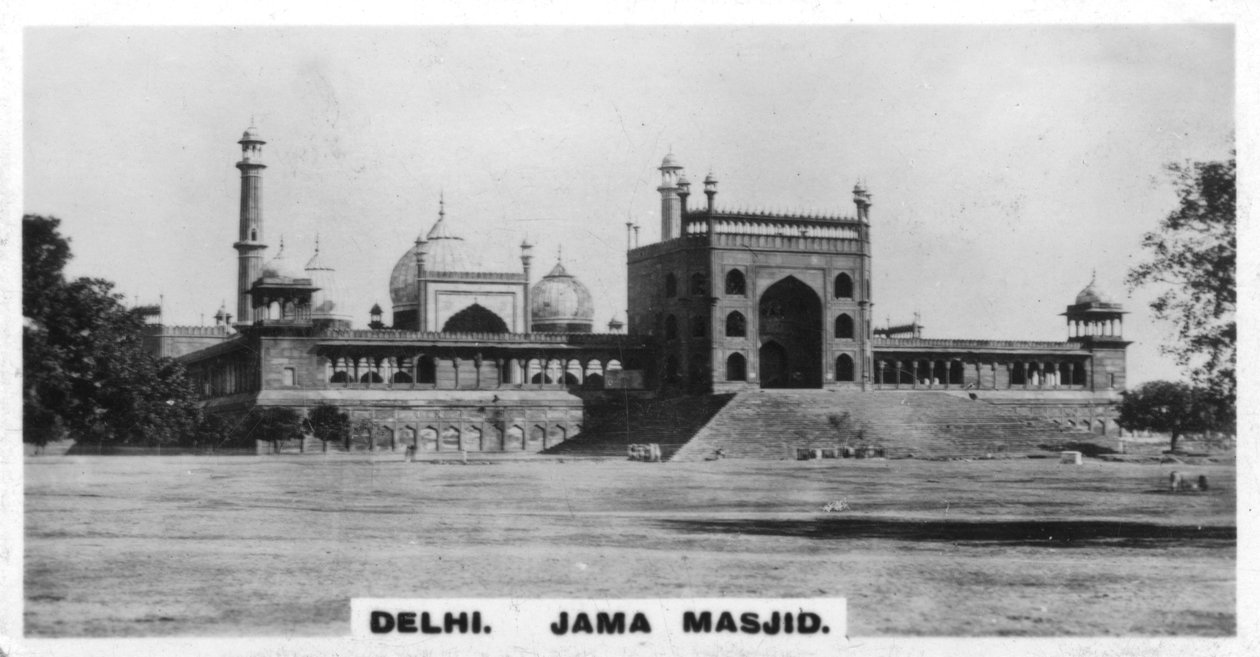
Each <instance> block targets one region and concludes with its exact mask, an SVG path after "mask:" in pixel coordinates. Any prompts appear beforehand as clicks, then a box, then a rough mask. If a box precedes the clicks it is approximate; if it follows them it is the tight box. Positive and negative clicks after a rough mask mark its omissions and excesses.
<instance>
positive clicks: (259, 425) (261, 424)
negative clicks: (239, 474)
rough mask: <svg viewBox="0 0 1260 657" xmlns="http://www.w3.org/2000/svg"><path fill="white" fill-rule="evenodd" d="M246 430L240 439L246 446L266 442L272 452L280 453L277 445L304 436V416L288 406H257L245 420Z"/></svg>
mask: <svg viewBox="0 0 1260 657" xmlns="http://www.w3.org/2000/svg"><path fill="white" fill-rule="evenodd" d="M244 429H245V430H244V431H243V432H242V433H241V435H240V438H241V440H242V442H244V443H245V444H248V443H249V442H250V441H254V440H266V441H268V442H270V443H271V447H272V451H279V450H277V449H276V447H277V445H276V443H279V442H283V441H285V440H289V439H291V438H297V437H299V436H301V435H302V415H301V414H300V413H298V412H297V411H295V410H293V409H292V408H288V407H287V406H256V407H254V409H253V410H252V411H250V413H249V415H248V416H247V417H246V418H245V426H244Z"/></svg>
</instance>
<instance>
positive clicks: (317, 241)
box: [315, 232, 319, 253]
mask: <svg viewBox="0 0 1260 657" xmlns="http://www.w3.org/2000/svg"><path fill="white" fill-rule="evenodd" d="M315 253H319V233H318V232H317V233H315Z"/></svg>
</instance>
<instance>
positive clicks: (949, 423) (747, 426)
mask: <svg viewBox="0 0 1260 657" xmlns="http://www.w3.org/2000/svg"><path fill="white" fill-rule="evenodd" d="M1097 438H1098V437H1097V436H1092V434H1089V433H1086V432H1083V431H1081V432H1074V431H1064V430H1062V429H1060V428H1059V427H1058V426H1056V425H1054V424H1052V423H1050V422H1048V421H1046V420H1040V419H1037V418H1033V417H1027V416H1023V415H1018V414H1016V413H1014V412H1013V411H1011V410H1008V409H1005V408H1002V407H1000V406H997V405H994V404H989V403H987V402H984V401H973V400H970V399H965V398H959V397H955V396H952V395H948V394H944V393H938V392H923V391H913V392H898V391H882V390H881V391H874V392H835V391H827V390H764V391H751V392H741V393H739V394H738V395H736V396H735V398H734V399H733V400H731V402H730V403H729V404H726V405H725V407H724V408H722V409H721V411H720V412H718V413H717V414H716V415H715V416H714V417H713V419H712V420H710V421H709V423H708V424H707V425H705V426H704V427H703V428H702V429H700V430H699V431H698V432H697V433H696V434H695V437H694V438H693V439H692V440H690V441H689V442H687V443H686V445H685V446H682V447H681V448H679V449H677V450H676V451H675V453H674V454H673V460H675V461H699V460H704V459H705V458H707V457H711V456H712V455H713V454H714V453H715V452H716V450H718V449H721V450H722V451H723V453H724V454H725V456H726V457H727V458H752V459H776V460H777V459H783V458H787V459H794V458H796V450H797V448H802V447H805V448H830V447H843V446H846V445H848V446H854V447H856V446H859V445H871V446H874V447H882V448H883V449H884V455H885V456H887V457H896V458H899V457H906V456H911V455H913V456H914V457H916V458H970V457H984V456H985V455H988V454H992V455H994V456H1019V455H1024V454H1029V453H1037V452H1040V453H1043V454H1044V453H1047V452H1046V451H1045V449H1044V448H1041V447H1039V446H1040V445H1046V446H1049V447H1050V449H1055V447H1056V446H1058V445H1061V444H1063V443H1070V442H1074V443H1084V442H1092V441H1093V440H1095V439H1097Z"/></svg>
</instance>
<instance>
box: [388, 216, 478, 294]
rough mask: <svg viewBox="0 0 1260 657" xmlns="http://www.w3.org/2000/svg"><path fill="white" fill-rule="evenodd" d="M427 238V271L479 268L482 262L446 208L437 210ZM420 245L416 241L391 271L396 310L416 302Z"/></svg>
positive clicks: (425, 263) (460, 270) (425, 258)
mask: <svg viewBox="0 0 1260 657" xmlns="http://www.w3.org/2000/svg"><path fill="white" fill-rule="evenodd" d="M425 240H426V241H425V242H424V248H425V257H424V268H425V269H426V270H427V271H459V272H471V271H478V270H479V269H480V267H481V265H480V262H479V261H478V259H477V258H476V257H475V256H474V255H473V253H472V252H471V250H470V249H469V248H468V243H467V242H465V241H464V238H463V237H460V236H459V235H456V234H455V233H454V232H452V231H451V229H450V227H449V226H448V225H447V223H446V210H445V208H443V209H442V210H441V211H439V212H438V220H437V223H435V224H433V228H430V229H429V234H428V235H427V236H426V238H425ZM417 248H418V247H417V246H416V245H414V244H413V245H412V247H411V248H410V249H407V252H406V253H404V254H403V255H402V257H401V258H399V259H398V262H397V264H395V265H394V271H393V273H391V274H390V275H389V298H390V300H392V301H393V303H394V306H395V310H397V309H398V308H397V307H398V306H399V305H404V306H408V307H413V306H415V303H416V249H417Z"/></svg>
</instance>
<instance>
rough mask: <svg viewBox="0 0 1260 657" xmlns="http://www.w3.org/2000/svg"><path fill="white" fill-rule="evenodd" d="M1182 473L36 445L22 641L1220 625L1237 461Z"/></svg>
mask: <svg viewBox="0 0 1260 657" xmlns="http://www.w3.org/2000/svg"><path fill="white" fill-rule="evenodd" d="M386 459H388V460H386ZM1171 469H1173V468H1172V467H1171V466H1160V465H1151V464H1144V465H1138V464H1127V463H1102V462H1092V461H1090V462H1087V463H1086V464H1085V465H1083V466H1068V465H1059V464H1058V463H1057V462H1055V461H1052V460H1028V459H1021V460H1010V461H976V462H923V461H913V460H902V461H874V460H872V461H851V460H846V461H821V462H789V461H780V462H736V461H719V462H711V463H698V464H644V463H630V462H613V461H608V462H577V461H568V462H564V463H558V462H554V461H552V462H548V461H542V462H504V463H496V464H478V465H435V464H426V463H410V464H409V463H403V462H402V461H401V459H400V458H399V457H397V456H386V457H381V459H379V460H369V459H368V458H366V457H359V458H357V459H356V458H353V457H323V456H307V457H236V458H229V457H34V458H29V459H28V460H27V463H26V473H25V474H26V491H27V493H26V556H25V568H26V610H25V619H26V633H27V635H28V636H159V635H189V636H226V635H233V636H242V635H243V636H250V635H294V634H296V635H339V634H346V633H347V632H348V620H349V599H350V598H351V597H369V596H376V597H455V596H458V597H614V598H616V597H716V596H744V597H771V596H775V597H778V596H782V597H811V596H843V597H846V598H848V600H849V627H850V634H851V635H852V636H873V635H882V636H896V635H937V636H939V635H951V636H991V635H1025V636H1056V635H1075V636H1102V635H1125V636H1141V635H1168V634H1178V635H1200V636H1202V635H1216V636H1219V635H1230V634H1233V633H1234V631H1235V623H1236V618H1235V611H1234V607H1235V605H1234V603H1235V580H1234V572H1235V560H1236V536H1235V534H1236V530H1235V494H1234V493H1235V490H1234V468H1233V466H1226V465H1205V466H1185V465H1179V466H1176V469H1179V470H1182V471H1189V472H1193V473H1195V474H1196V475H1197V474H1198V473H1205V474H1207V476H1208V478H1209V480H1210V482H1211V484H1212V488H1211V490H1210V491H1208V492H1206V493H1183V494H1177V495H1174V494H1171V493H1168V492H1167V491H1166V490H1165V488H1166V481H1167V479H1166V478H1167V475H1168V472H1169V471H1170V470H1171ZM829 504H830V505H831V508H832V509H833V510H831V511H827V510H825V507H827V505H829Z"/></svg>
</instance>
